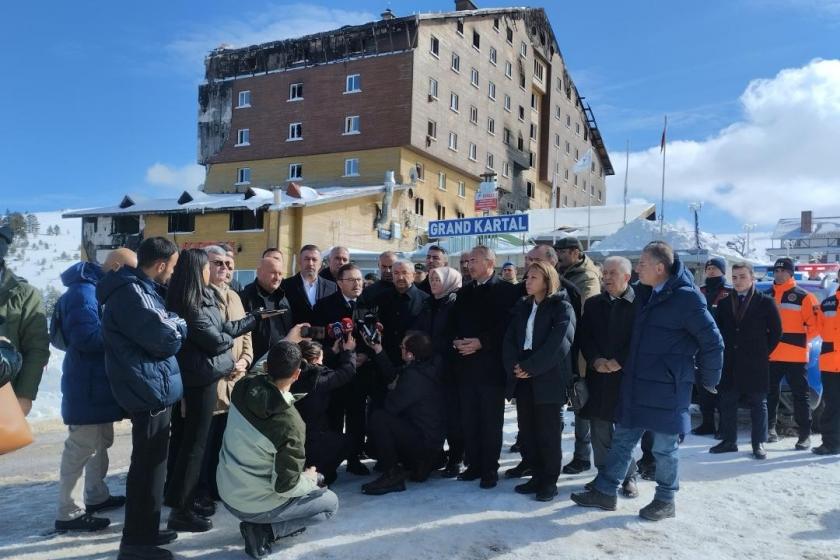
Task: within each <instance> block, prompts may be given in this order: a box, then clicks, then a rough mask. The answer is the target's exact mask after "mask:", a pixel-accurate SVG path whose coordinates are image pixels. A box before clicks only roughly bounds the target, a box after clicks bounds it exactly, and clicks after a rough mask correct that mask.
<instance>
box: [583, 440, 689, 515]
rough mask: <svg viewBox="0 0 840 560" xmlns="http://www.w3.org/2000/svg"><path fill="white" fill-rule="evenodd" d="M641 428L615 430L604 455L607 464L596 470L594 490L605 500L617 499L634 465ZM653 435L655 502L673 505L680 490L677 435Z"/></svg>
mask: <svg viewBox="0 0 840 560" xmlns="http://www.w3.org/2000/svg"><path fill="white" fill-rule="evenodd" d="M644 432H645V430H644V429H643V428H624V427H622V426H621V425H620V424H617V425H616V427H615V434H613V439H612V447H611V448H610V452H609V454H608V455H607V462H606V464H605V465H604V467H603V468H600V469H598V476H597V478H596V479H595V489H596V490H597V491H598V492H601V493H602V494H606V495H608V496H618V489H619V487H620V486H621V483H622V482H623V481H624V477H625V476H627V470H628V468H629V467H630V463H631V462H632V461H633V449H635V448H636V444H638V443H639V440H641V439H642V434H644ZM651 433H652V434H653V456H654V457H655V458H656V493H655V494H654V499H656V500H659V501H662V502H673V501H674V495H675V494H676V492H677V490H679V489H680V481H679V464H680V461H679V455H678V450H679V440H680V435H679V434H663V433H661V432H651Z"/></svg>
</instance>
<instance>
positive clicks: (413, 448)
mask: <svg viewBox="0 0 840 560" xmlns="http://www.w3.org/2000/svg"><path fill="white" fill-rule="evenodd" d="M369 426H370V428H369V435H370V439H371V441H372V443H373V446H374V449H376V458H377V459H378V460H379V462H380V463H381V465H382V467H383V468H384V469H385V470H386V471H387V470H390V469H392V468H394V467H396V466H397V464H398V463H402V464H403V465H404V466H406V467H408V468H414V467H415V466H416V465H417V464H418V463H419V462H420V461H422V460H423V459H424V458H426V456H427V455H428V454H429V453H431V452H433V450H430V449H426V446H425V445H424V444H423V433H422V432H421V431H420V429H419V428H417V427H416V426H414V425H413V424H411V423H409V422H408V421H407V420H405V419H404V418H400V417H399V416H394V415H393V414H391V413H389V412H387V411H385V410H384V409H382V408H380V409H377V410H374V411H373V412H372V413H371V415H370V425H369ZM436 451H437V450H434V452H436Z"/></svg>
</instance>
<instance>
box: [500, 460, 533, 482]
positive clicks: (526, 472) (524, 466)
mask: <svg viewBox="0 0 840 560" xmlns="http://www.w3.org/2000/svg"><path fill="white" fill-rule="evenodd" d="M533 474H534V469H532V468H531V467H530V466H529V465H528V463H526V462H525V461H520V462H519V464H518V465H516V466H515V467H513V468H511V469H508V470H506V471H505V478H522V477H525V476H531V475H533Z"/></svg>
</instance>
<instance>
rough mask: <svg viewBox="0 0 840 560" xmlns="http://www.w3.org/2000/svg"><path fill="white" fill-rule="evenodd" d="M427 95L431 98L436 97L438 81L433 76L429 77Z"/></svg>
mask: <svg viewBox="0 0 840 560" xmlns="http://www.w3.org/2000/svg"><path fill="white" fill-rule="evenodd" d="M429 97H431V98H432V99H437V97H438V82H437V80H435V79H434V78H429Z"/></svg>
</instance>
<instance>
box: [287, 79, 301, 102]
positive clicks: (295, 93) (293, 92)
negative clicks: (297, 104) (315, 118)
mask: <svg viewBox="0 0 840 560" xmlns="http://www.w3.org/2000/svg"><path fill="white" fill-rule="evenodd" d="M301 99H303V84H302V83H297V84H291V85H289V101H299V100H301Z"/></svg>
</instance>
